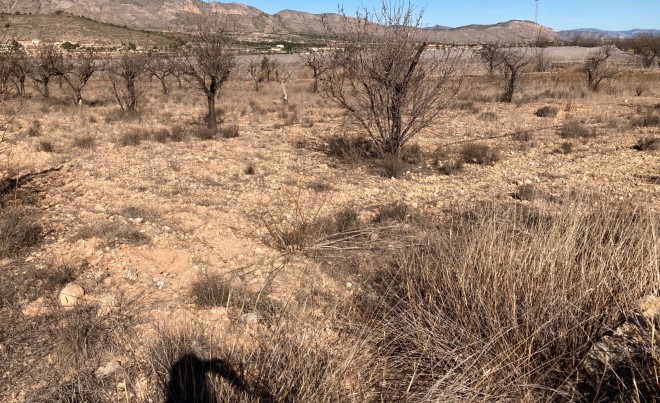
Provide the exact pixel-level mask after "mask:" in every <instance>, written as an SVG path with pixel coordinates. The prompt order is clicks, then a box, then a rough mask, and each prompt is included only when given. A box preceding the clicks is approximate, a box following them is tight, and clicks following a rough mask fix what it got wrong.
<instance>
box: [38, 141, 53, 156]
mask: <svg viewBox="0 0 660 403" xmlns="http://www.w3.org/2000/svg"><path fill="white" fill-rule="evenodd" d="M37 151H43V152H45V153H52V152H54V151H55V145H54V144H53V143H52V142H51V141H49V140H40V141H39V144H37Z"/></svg>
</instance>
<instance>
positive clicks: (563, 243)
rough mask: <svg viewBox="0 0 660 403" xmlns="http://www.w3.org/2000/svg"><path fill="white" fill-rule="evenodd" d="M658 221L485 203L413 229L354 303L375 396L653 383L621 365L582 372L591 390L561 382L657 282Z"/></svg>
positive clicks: (596, 392)
mask: <svg viewBox="0 0 660 403" xmlns="http://www.w3.org/2000/svg"><path fill="white" fill-rule="evenodd" d="M658 224H659V221H658V218H657V217H656V216H654V215H652V214H651V213H649V212H645V211H641V210H634V209H631V208H629V207H626V206H602V207H600V208H595V209H593V208H591V207H589V204H588V203H569V205H566V206H565V208H564V209H563V210H562V211H560V212H556V213H550V212H543V211H539V210H535V209H531V208H527V207H523V206H520V205H497V204H486V205H477V206H474V207H473V208H470V209H465V210H463V211H460V212H459V213H457V214H455V215H454V216H453V218H451V219H449V220H448V221H447V222H446V223H445V224H443V225H441V226H440V228H439V229H438V230H431V231H429V232H426V233H425V234H423V235H417V236H416V237H415V239H417V241H416V242H415V243H414V244H413V245H411V246H409V247H407V248H403V249H401V250H400V251H399V252H397V253H396V254H395V256H394V258H393V263H392V265H390V266H387V265H385V266H382V267H381V268H380V269H376V270H375V271H374V272H372V276H371V281H370V282H368V283H367V284H368V286H367V291H366V292H365V293H361V294H359V295H358V296H357V297H356V298H357V300H356V302H355V305H354V306H355V307H356V309H357V312H358V317H359V318H360V319H359V320H358V321H360V322H362V323H363V326H364V328H365V329H367V331H368V332H369V334H370V336H369V337H370V340H371V342H372V343H373V344H374V345H376V346H377V353H376V356H377V357H379V358H377V359H375V361H374V365H375V366H377V369H376V373H381V374H383V378H382V379H381V385H383V391H382V398H383V400H384V401H418V402H434V401H466V400H467V401H529V402H532V401H548V400H556V399H559V400H580V401H582V400H584V401H604V400H603V399H605V400H608V401H610V400H612V399H614V400H618V399H623V400H624V401H627V400H626V399H627V398H629V397H632V396H634V393H635V392H634V390H631V388H632V386H631V385H633V383H634V382H635V381H636V382H638V383H639V384H640V387H642V386H643V387H644V388H646V389H644V390H651V391H653V390H655V391H658V390H660V384H659V383H658V382H657V380H656V381H654V380H653V379H654V378H653V377H652V376H647V377H644V378H642V377H636V378H631V375H630V374H631V372H630V371H628V370H627V368H610V369H608V370H609V371H612V372H611V374H612V375H611V376H609V377H608V378H607V379H598V378H593V379H588V380H586V381H587V382H588V383H590V384H591V385H594V386H597V385H598V384H599V382H600V381H603V380H606V382H608V384H607V385H602V386H603V387H602V388H600V389H598V388H594V389H593V390H591V391H585V390H586V389H584V388H582V389H581V390H578V389H579V388H578V387H577V386H576V383H575V382H574V381H575V378H574V376H575V374H576V373H577V372H578V370H579V368H580V365H581V363H582V360H583V359H584V358H585V357H586V355H587V354H588V353H589V352H590V350H591V349H592V348H593V346H594V343H596V342H597V341H599V340H600V339H601V338H602V337H603V336H604V335H606V334H608V333H609V332H611V331H613V329H616V328H617V326H618V325H619V324H620V323H621V320H622V318H626V317H630V315H632V314H633V313H634V312H635V309H636V308H637V302H638V301H639V300H640V298H641V297H643V296H645V295H649V294H652V293H653V292H654V290H657V287H658V286H659V285H660V279H659V276H658V270H659V262H660V256H658V255H657V251H658V250H659V249H658V246H660V245H658V238H657V236H656V231H657V228H658V227H657V226H658ZM649 340H650V342H651V343H657V340H656V341H653V340H652V339H649ZM624 361H625V362H626V364H627V366H628V368H630V367H631V366H634V365H635V362H631V361H629V360H628V361H626V360H625V357H624ZM651 367H652V366H651ZM658 368H659V367H658V363H657V362H656V364H655V370H656V371H657V369H658ZM651 373H652V372H651ZM651 373H647V374H646V375H651ZM601 374H602V373H597V374H596V375H601ZM646 375H645V376H646ZM581 381H585V380H584V379H583V380H581ZM653 382H655V383H653ZM641 383H644V385H641ZM647 396H648V395H647Z"/></svg>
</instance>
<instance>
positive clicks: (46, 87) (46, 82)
mask: <svg viewBox="0 0 660 403" xmlns="http://www.w3.org/2000/svg"><path fill="white" fill-rule="evenodd" d="M49 81H50V77H48V76H46V77H44V78H43V81H42V82H43V84H44V98H46V99H48V98H50V91H49V90H48V82H49Z"/></svg>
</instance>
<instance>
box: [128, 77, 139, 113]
mask: <svg viewBox="0 0 660 403" xmlns="http://www.w3.org/2000/svg"><path fill="white" fill-rule="evenodd" d="M126 90H127V91H128V105H127V106H126V109H127V110H129V111H132V110H135V109H136V108H137V92H136V90H135V81H133V79H132V78H127V79H126Z"/></svg>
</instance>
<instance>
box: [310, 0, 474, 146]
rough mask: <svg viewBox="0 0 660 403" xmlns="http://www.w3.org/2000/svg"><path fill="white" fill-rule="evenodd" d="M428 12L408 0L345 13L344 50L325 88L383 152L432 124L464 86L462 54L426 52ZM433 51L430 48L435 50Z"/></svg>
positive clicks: (335, 59)
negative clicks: (352, 15)
mask: <svg viewBox="0 0 660 403" xmlns="http://www.w3.org/2000/svg"><path fill="white" fill-rule="evenodd" d="M421 17H422V13H421V12H417V11H416V10H415V8H414V7H413V6H412V5H410V4H409V3H404V2H403V1H400V0H399V1H392V2H389V1H383V3H382V7H381V8H380V10H379V11H376V12H374V13H370V12H369V11H368V10H362V11H360V12H358V18H356V19H352V18H347V17H345V20H344V23H343V30H342V31H341V32H339V33H337V34H336V35H337V37H338V40H339V42H341V43H343V44H344V50H343V51H342V52H338V53H337V54H336V55H335V56H334V57H333V62H332V68H331V69H330V70H329V71H328V72H327V73H326V74H325V76H324V77H323V78H322V80H321V84H322V89H323V91H324V92H325V94H327V96H328V97H329V98H330V99H331V100H333V101H334V102H335V103H336V104H338V105H339V106H340V107H342V108H343V109H345V110H346V111H348V113H349V114H350V116H352V117H353V118H354V119H355V120H356V121H357V122H358V123H359V125H360V126H361V127H362V128H363V129H364V130H365V131H366V133H367V135H368V136H369V137H370V138H371V140H372V141H373V143H374V145H375V146H376V147H377V149H378V150H379V151H380V153H381V154H382V155H385V154H399V153H400V151H401V150H402V148H403V147H404V146H405V145H406V143H408V142H409V141H410V139H412V138H413V137H414V136H415V135H417V134H418V133H419V132H420V131H421V130H423V129H424V128H426V127H428V126H430V125H431V124H432V122H433V120H434V119H435V118H436V117H437V116H438V115H439V114H440V112H441V111H442V110H443V109H444V107H445V106H446V105H447V103H448V102H449V98H451V97H452V96H453V95H455V93H456V92H457V90H458V85H459V82H460V77H461V75H459V70H460V69H459V67H460V66H461V64H460V63H459V59H460V55H456V53H455V52H454V53H452V52H451V50H445V51H443V52H442V54H441V55H439V56H437V55H431V54H425V51H426V49H427V32H426V31H425V30H422V29H420V28H421V23H420V21H421ZM429 53H430V52H429Z"/></svg>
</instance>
